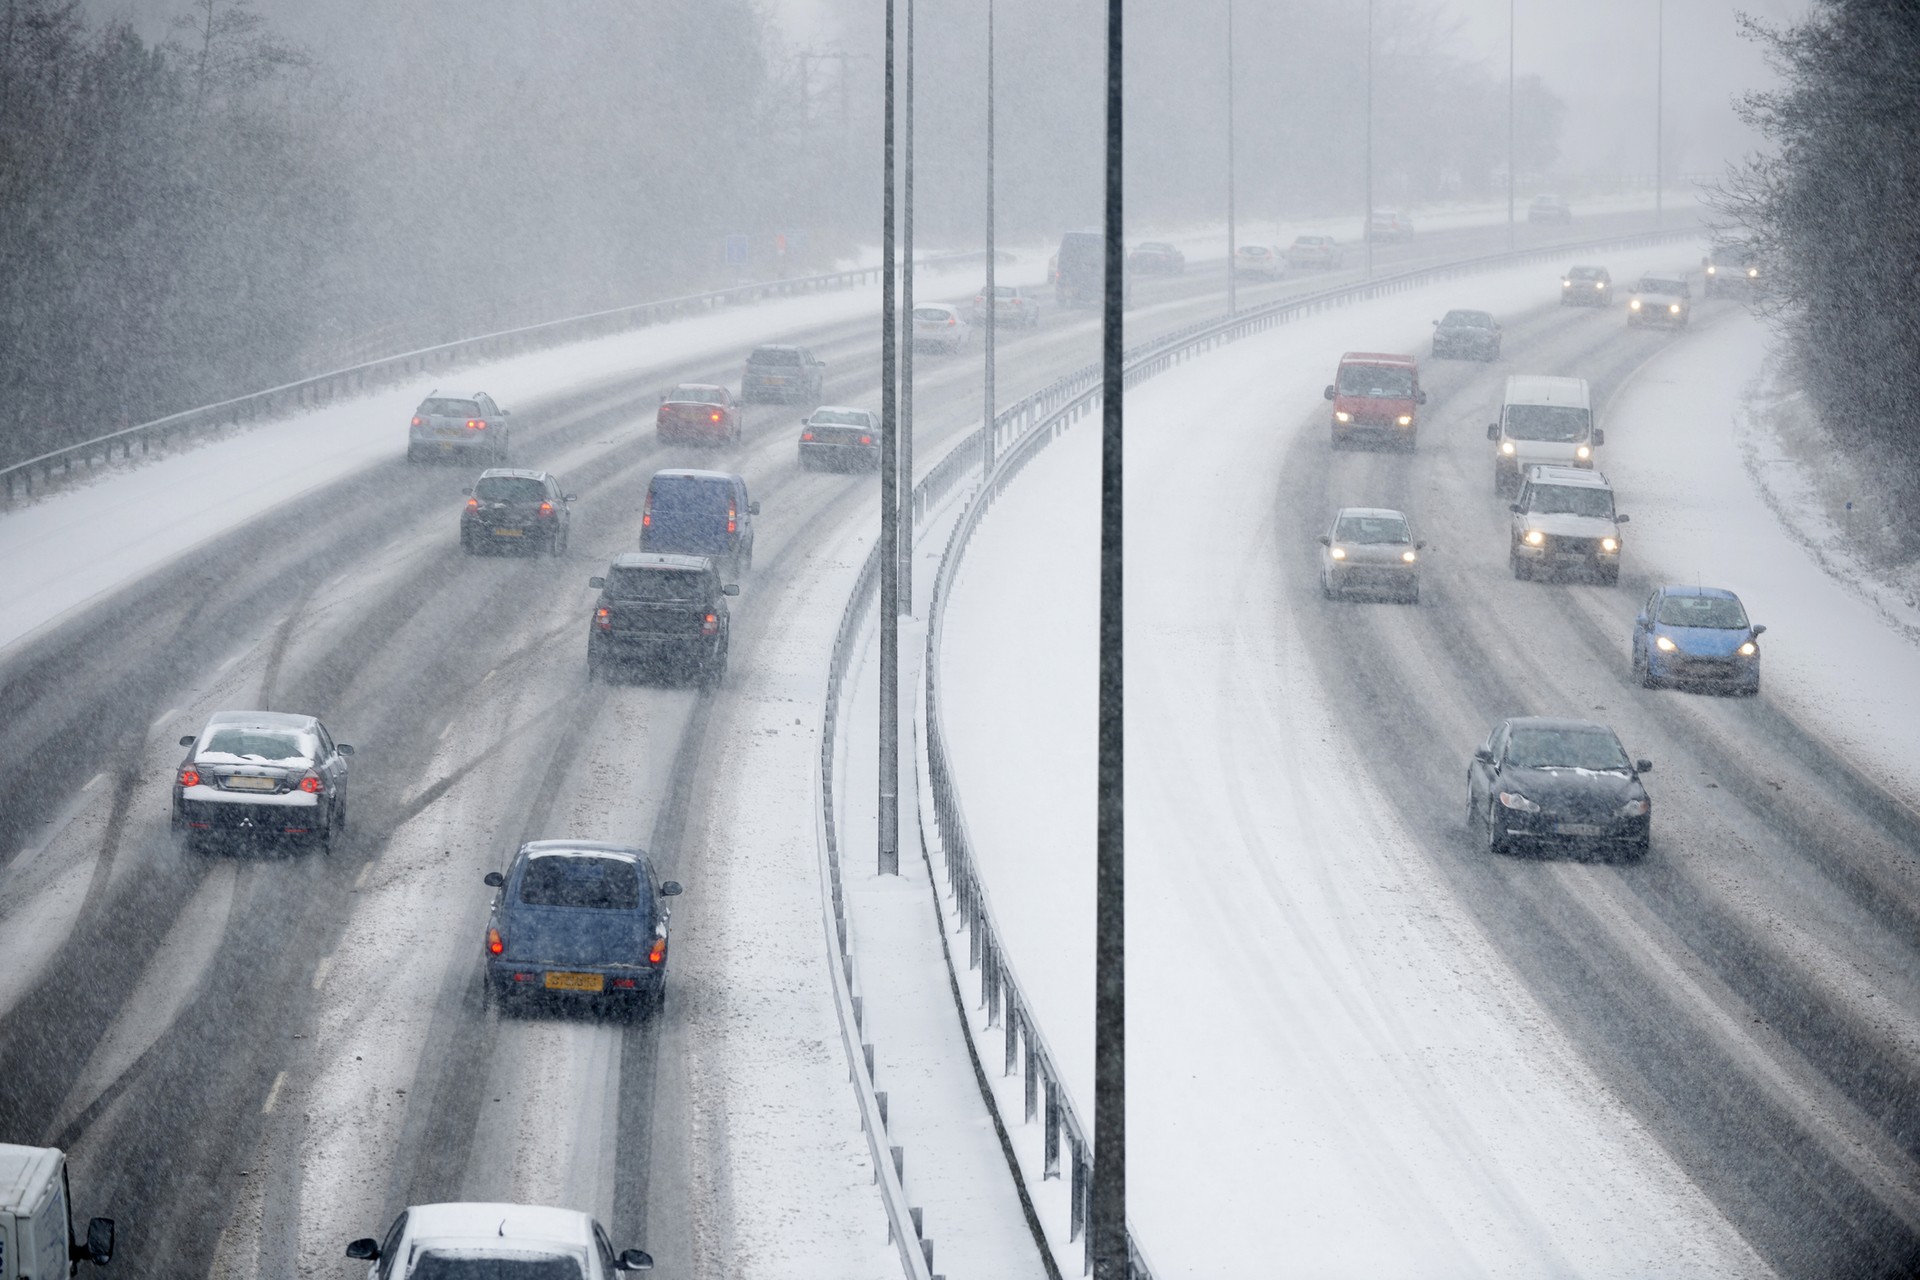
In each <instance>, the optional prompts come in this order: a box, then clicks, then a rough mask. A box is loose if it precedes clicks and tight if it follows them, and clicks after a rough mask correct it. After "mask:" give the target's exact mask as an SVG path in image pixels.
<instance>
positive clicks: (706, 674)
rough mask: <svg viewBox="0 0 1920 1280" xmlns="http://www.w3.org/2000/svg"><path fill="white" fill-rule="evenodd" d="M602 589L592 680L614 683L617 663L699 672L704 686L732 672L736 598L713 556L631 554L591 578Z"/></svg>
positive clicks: (591, 643) (590, 656) (593, 632)
mask: <svg viewBox="0 0 1920 1280" xmlns="http://www.w3.org/2000/svg"><path fill="white" fill-rule="evenodd" d="M587 585H588V586H590V587H598V588H599V589H600V598H599V599H598V600H596V601H594V605H593V619H592V621H591V622H590V623H589V624H588V627H587V679H589V680H593V681H601V680H606V679H608V678H609V677H610V676H611V675H612V674H613V671H614V668H615V666H616V664H620V665H627V666H632V667H637V668H639V669H641V670H642V671H644V672H646V673H649V674H652V673H656V672H663V671H667V670H679V671H685V670H688V669H691V670H692V671H693V673H694V676H695V678H696V679H697V680H698V681H699V683H700V686H701V687H702V688H711V687H712V686H714V685H717V684H719V683H720V682H721V680H723V679H725V678H726V674H727V633H728V630H729V625H730V624H729V620H728V617H727V600H726V598H727V597H728V596H737V595H739V594H740V588H739V587H738V586H736V585H735V584H734V583H731V582H729V583H726V584H724V585H723V584H722V583H721V581H720V575H719V573H718V572H717V571H716V570H715V568H714V565H713V561H711V560H709V559H707V558H706V557H705V556H672V555H661V554H659V553H657V552H648V551H629V552H626V553H625V554H623V555H621V556H619V557H617V558H616V559H615V560H614V562H613V564H612V566H611V567H610V568H608V570H607V573H606V576H605V577H601V578H589V579H588V580H587Z"/></svg>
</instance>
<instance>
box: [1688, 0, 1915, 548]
mask: <svg viewBox="0 0 1920 1280" xmlns="http://www.w3.org/2000/svg"><path fill="white" fill-rule="evenodd" d="M1746 22H1747V28H1748V30H1749V31H1750V32H1751V34H1752V35H1753V36H1754V37H1755V38H1756V39H1758V40H1760V41H1762V42H1763V43H1764V44H1765V46H1766V47H1767V49H1768V51H1769V54H1770V57H1771V60H1772V62H1773V63H1774V66H1775V68H1776V69H1777V70H1778V71H1779V73H1780V76H1781V84H1780V87H1779V88H1777V89H1773V90H1769V91H1766V92H1762V93H1755V94H1751V95H1749V96H1748V97H1747V98H1746V99H1745V101H1744V103H1743V104H1742V114H1743V115H1744V116H1745V118H1746V119H1747V120H1748V121H1749V122H1750V123H1751V124H1753V125H1754V126H1755V127H1756V128H1758V129H1759V130H1760V131H1761V132H1762V134H1763V135H1764V136H1765V137H1766V138H1767V139H1768V140H1769V141H1770V142H1771V143H1772V144H1773V145H1772V147H1771V149H1770V150H1769V151H1768V152H1767V153H1765V154H1763V155H1759V156H1755V157H1752V158H1750V159H1749V160H1748V161H1746V162H1745V164H1744V165H1743V166H1742V167H1740V168H1739V169H1738V170H1736V172H1735V173H1734V174H1733V175H1732V178H1731V180H1730V181H1729V182H1728V183H1727V184H1726V185H1725V186H1724V187H1723V189H1722V191H1721V193H1720V204H1721V207H1722V208H1723V210H1724V211H1725V212H1727V213H1728V214H1730V215H1731V216H1732V218H1733V219H1734V221H1736V222H1737V223H1739V224H1740V225H1741V227H1742V228H1743V229H1744V232H1745V234H1748V235H1750V236H1751V237H1752V238H1753V240H1754V242H1755V245H1756V247H1757V248H1758V249H1759V250H1760V251H1761V253H1762V255H1763V257H1764V260H1765V261H1766V263H1767V270H1768V274H1769V275H1770V276H1771V277H1772V280H1773V289H1772V291H1771V296H1770V302H1769V308H1768V309H1769V311H1770V313H1771V314H1772V316H1773V318H1774V320H1775V322H1776V323H1777V325H1778V326H1779V328H1780V330H1781V332H1782V333H1783V335H1784V336H1785V338H1786V340H1787V343H1788V350H1789V351H1790V352H1791V354H1792V356H1793V358H1794V364H1795V366H1796V370H1797V373H1798V375H1799V380H1800V381H1801V383H1802V384H1803V386H1804V387H1805V390H1806V391H1807V393H1808V394H1809V396H1811V397H1812V399H1813V401H1814V403H1815V404H1816V405H1817V406H1818V408H1819V411H1820V416H1821V419H1822V421H1823V422H1825V424H1826V425H1827V427H1828V429H1829V430H1830V431H1831V432H1832V434H1833V436H1834V438H1835V440H1836V441H1837V442H1838V443H1839V444H1840V445H1841V446H1842V447H1843V448H1845V449H1847V450H1848V451H1849V452H1852V453H1855V454H1857V455H1859V456H1862V457H1865V458H1866V459H1868V460H1869V461H1870V462H1871V463H1872V464H1873V466H1874V469H1875V472H1876V474H1878V475H1879V476H1880V477H1881V478H1882V481H1883V482H1884V484H1885V486H1886V490H1887V492H1886V497H1887V499H1888V502H1887V510H1888V511H1889V513H1890V514H1891V520H1892V524H1893V525H1894V528H1895V530H1896V532H1897V533H1898V535H1899V537H1900V540H1901V542H1902V544H1903V546H1904V548H1905V550H1906V552H1907V554H1909V555H1920V10H1916V8H1915V6H1914V4H1913V3H1912V0H1815V4H1814V6H1813V10H1812V12H1811V13H1810V14H1809V15H1808V16H1807V17H1806V18H1805V19H1804V20H1803V21H1801V22H1799V23H1796V24H1791V25H1784V26H1769V25H1766V24H1763V23H1759V22H1755V21H1753V20H1751V19H1748V20H1746Z"/></svg>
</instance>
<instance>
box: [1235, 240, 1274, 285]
mask: <svg viewBox="0 0 1920 1280" xmlns="http://www.w3.org/2000/svg"><path fill="white" fill-rule="evenodd" d="M1286 271H1287V263H1286V259H1284V258H1282V257H1281V256H1280V255H1279V253H1278V252H1276V251H1275V250H1274V249H1273V248H1272V247H1270V246H1268V245H1264V244H1243V245H1241V246H1240V247H1239V248H1238V249H1235V250H1234V252H1233V274H1235V275H1236V276H1252V277H1253V278H1254V279H1256V280H1278V279H1279V278H1280V277H1281V276H1283V275H1285V274H1286Z"/></svg>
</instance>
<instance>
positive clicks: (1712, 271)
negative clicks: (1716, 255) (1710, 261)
mask: <svg viewBox="0 0 1920 1280" xmlns="http://www.w3.org/2000/svg"><path fill="white" fill-rule="evenodd" d="M1719 270H1720V268H1718V267H1708V268H1707V274H1708V275H1713V274H1715V273H1716V272H1718V271H1719Z"/></svg>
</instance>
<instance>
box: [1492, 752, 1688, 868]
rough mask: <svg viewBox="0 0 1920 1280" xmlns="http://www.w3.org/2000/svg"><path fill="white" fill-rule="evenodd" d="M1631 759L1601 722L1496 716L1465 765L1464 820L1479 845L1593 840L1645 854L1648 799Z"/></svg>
mask: <svg viewBox="0 0 1920 1280" xmlns="http://www.w3.org/2000/svg"><path fill="white" fill-rule="evenodd" d="M1652 768H1653V762H1652V761H1650V760H1637V761H1636V760H1632V759H1630V758H1629V757H1628V756H1627V752H1626V748H1624V747H1622V746H1621V745H1620V739H1619V738H1618V737H1616V736H1615V735H1614V732H1613V730H1612V729H1609V728H1608V727H1607V726H1606V725H1603V724H1595V723H1593V722H1592V721H1590V720H1562V719H1556V718H1553V717H1549V716H1523V717H1517V718H1515V719H1511V720H1502V721H1501V722H1500V723H1499V724H1497V725H1495V726H1494V727H1493V732H1492V733H1489V734H1488V735H1487V740H1486V741H1485V742H1484V743H1482V744H1481V745H1480V746H1479V748H1477V749H1476V750H1475V751H1474V753H1473V763H1471V764H1469V765H1468V766H1467V825H1468V826H1469V827H1472V826H1475V825H1478V826H1479V827H1480V829H1481V830H1482V831H1483V832H1484V833H1485V835H1486V841H1487V852H1488V853H1493V854H1503V853H1508V852H1511V851H1513V850H1514V849H1515V848H1517V847H1521V846H1532V847H1536V848H1537V847H1543V846H1552V845H1583V846H1590V847H1591V846H1599V847H1603V848H1609V849H1613V850H1617V851H1619V852H1622V853H1624V854H1626V856H1628V857H1629V858H1635V859H1637V858H1642V857H1645V856H1646V853H1647V844H1648V838H1649V832H1650V830H1651V828H1652V809H1653V805H1652V802H1651V801H1650V800H1649V799H1648V798H1647V789H1646V788H1645V787H1643V786H1641V785H1640V775H1641V774H1643V773H1646V772H1648V771H1649V770H1651V769H1652Z"/></svg>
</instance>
